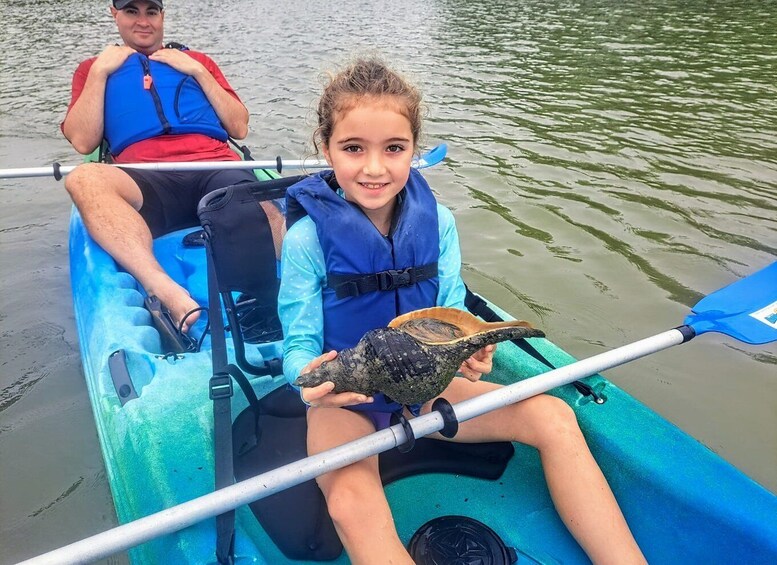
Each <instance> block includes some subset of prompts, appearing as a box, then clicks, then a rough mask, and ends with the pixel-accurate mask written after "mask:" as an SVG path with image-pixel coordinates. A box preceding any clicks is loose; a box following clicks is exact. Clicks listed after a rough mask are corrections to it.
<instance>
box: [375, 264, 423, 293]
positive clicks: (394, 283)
mask: <svg viewBox="0 0 777 565" xmlns="http://www.w3.org/2000/svg"><path fill="white" fill-rule="evenodd" d="M377 275H378V288H379V289H380V290H394V289H395V288H401V287H403V286H410V285H413V284H415V282H416V281H415V278H416V277H415V270H414V269H413V267H408V268H406V269H390V270H388V271H381V272H380V273H377Z"/></svg>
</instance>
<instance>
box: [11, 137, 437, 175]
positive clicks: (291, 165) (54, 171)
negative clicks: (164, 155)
mask: <svg viewBox="0 0 777 565" xmlns="http://www.w3.org/2000/svg"><path fill="white" fill-rule="evenodd" d="M447 152H448V146H447V145H446V144H445V143H441V144H440V145H438V146H436V147H433V148H432V149H430V150H429V151H427V152H426V153H424V154H423V155H421V156H420V157H419V158H418V159H414V160H413V166H414V167H416V168H418V169H425V168H427V167H433V166H434V165H437V164H438V163H440V162H441V161H442V160H443V159H445V155H446V154H447ZM76 166H77V165H65V166H63V165H60V164H59V163H54V164H53V165H51V166H48V167H28V168H19V169H0V179H16V178H29V177H47V176H53V177H54V178H55V179H56V180H60V179H61V178H62V177H63V176H65V175H67V174H68V173H71V172H72V171H73V169H75V168H76ZM113 166H115V167H121V168H125V169H143V170H147V171H213V170H226V169H269V170H276V171H278V172H281V171H282V170H283V169H326V168H327V167H329V165H328V164H327V162H326V161H324V160H323V159H303V160H297V161H292V160H289V161H284V160H282V159H281V158H280V157H277V158H276V159H275V160H268V161H195V162H190V163H187V162H169V163H128V164H121V165H113Z"/></svg>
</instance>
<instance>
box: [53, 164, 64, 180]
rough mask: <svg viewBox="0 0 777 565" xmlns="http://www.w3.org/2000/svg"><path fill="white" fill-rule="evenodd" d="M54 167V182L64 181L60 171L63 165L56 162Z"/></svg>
mask: <svg viewBox="0 0 777 565" xmlns="http://www.w3.org/2000/svg"><path fill="white" fill-rule="evenodd" d="M52 166H53V167H54V180H62V171H60V170H59V168H60V166H61V165H60V164H59V163H57V162H56V161H54V164H53V165H52Z"/></svg>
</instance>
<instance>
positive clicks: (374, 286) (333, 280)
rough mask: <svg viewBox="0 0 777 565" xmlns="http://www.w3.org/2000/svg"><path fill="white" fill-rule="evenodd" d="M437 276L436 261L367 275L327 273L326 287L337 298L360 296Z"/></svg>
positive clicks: (409, 284) (410, 284)
mask: <svg viewBox="0 0 777 565" xmlns="http://www.w3.org/2000/svg"><path fill="white" fill-rule="evenodd" d="M436 276H437V261H435V262H434V263H429V264H427V265H423V266H421V267H408V268H406V269H389V270H386V271H380V272H378V273H372V274H369V275H341V274H337V273H327V275H326V278H327V286H328V287H329V288H331V289H332V290H334V291H335V294H336V295H337V298H348V297H349V296H360V295H362V294H367V293H368V292H375V291H378V290H395V289H397V288H402V287H406V286H412V285H414V284H416V283H418V282H421V281H425V280H428V279H432V278H434V277H436Z"/></svg>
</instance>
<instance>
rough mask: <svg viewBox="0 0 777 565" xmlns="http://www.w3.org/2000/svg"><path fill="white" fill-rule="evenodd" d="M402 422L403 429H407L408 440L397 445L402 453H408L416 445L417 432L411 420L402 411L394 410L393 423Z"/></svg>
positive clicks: (406, 436)
mask: <svg viewBox="0 0 777 565" xmlns="http://www.w3.org/2000/svg"><path fill="white" fill-rule="evenodd" d="M394 424H402V429H403V430H405V438H406V439H407V441H406V442H405V443H401V444H399V445H398V446H397V451H399V452H400V453H408V452H409V451H411V450H412V449H413V448H414V447H415V434H414V433H413V428H412V427H411V426H410V421H409V420H408V419H407V418H405V415H404V414H403V413H402V412H393V413H392V414H391V425H392V426H393V425H394Z"/></svg>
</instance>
